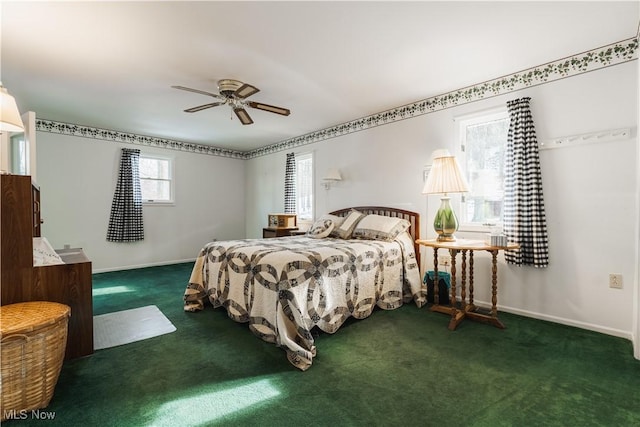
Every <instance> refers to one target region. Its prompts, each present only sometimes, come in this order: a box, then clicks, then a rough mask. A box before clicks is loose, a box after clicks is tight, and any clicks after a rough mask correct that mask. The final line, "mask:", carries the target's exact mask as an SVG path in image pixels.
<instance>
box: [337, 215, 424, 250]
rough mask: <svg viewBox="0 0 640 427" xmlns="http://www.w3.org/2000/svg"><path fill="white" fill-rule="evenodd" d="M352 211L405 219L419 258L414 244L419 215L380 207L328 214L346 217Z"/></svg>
mask: <svg viewBox="0 0 640 427" xmlns="http://www.w3.org/2000/svg"><path fill="white" fill-rule="evenodd" d="M352 209H355V210H357V211H359V212H362V213H363V214H367V215H370V214H375V215H382V216H390V217H395V218H402V219H406V220H407V221H409V224H411V225H410V227H409V230H407V231H408V232H409V235H410V236H411V238H412V239H413V242H414V243H413V247H414V249H415V252H416V257H417V258H418V259H419V257H420V245H418V244H417V243H415V241H416V240H418V239H419V238H420V214H419V213H417V212H411V211H406V210H404V209H397V208H385V207H382V206H357V207H353V208H344V209H339V210H337V211H333V212H329V213H330V214H331V215H337V216H347V215H348V214H349V212H351V210H352Z"/></svg>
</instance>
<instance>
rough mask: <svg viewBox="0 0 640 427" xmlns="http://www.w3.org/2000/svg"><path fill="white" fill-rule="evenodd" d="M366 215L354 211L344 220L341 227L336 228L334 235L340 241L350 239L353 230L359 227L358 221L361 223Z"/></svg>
mask: <svg viewBox="0 0 640 427" xmlns="http://www.w3.org/2000/svg"><path fill="white" fill-rule="evenodd" d="M364 216H365V215H364V214H363V213H362V212H359V211H356V210H352V211H351V212H349V214H348V215H347V216H346V217H345V218H344V221H342V224H340V226H339V227H336V229H335V230H334V235H335V236H336V237H338V238H340V239H350V238H351V233H352V232H353V229H354V228H356V225H358V221H360V220H361V219H362V218H363V217H364Z"/></svg>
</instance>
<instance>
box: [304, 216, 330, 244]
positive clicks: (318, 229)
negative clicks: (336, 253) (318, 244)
mask: <svg viewBox="0 0 640 427" xmlns="http://www.w3.org/2000/svg"><path fill="white" fill-rule="evenodd" d="M334 227H335V224H334V223H333V220H332V219H330V218H324V217H320V219H319V220H317V221H316V222H314V223H313V225H312V226H311V228H309V230H307V236H308V237H313V238H314V239H322V238H324V237H327V236H329V234H331V232H332V231H333V229H334Z"/></svg>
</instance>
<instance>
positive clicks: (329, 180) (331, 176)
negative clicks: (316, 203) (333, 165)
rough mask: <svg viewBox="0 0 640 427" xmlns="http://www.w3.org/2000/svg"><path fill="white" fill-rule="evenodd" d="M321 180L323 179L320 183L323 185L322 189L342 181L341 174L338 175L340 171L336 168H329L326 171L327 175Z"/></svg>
mask: <svg viewBox="0 0 640 427" xmlns="http://www.w3.org/2000/svg"><path fill="white" fill-rule="evenodd" d="M322 180H323V181H324V182H323V183H322V185H324V189H325V190H328V189H330V188H331V184H333V183H336V182H338V181H342V176H341V175H340V171H339V170H338V169H329V170H328V171H327V175H326V176H325V177H324V178H322Z"/></svg>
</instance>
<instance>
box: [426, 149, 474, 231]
mask: <svg viewBox="0 0 640 427" xmlns="http://www.w3.org/2000/svg"><path fill="white" fill-rule="evenodd" d="M431 157H432V159H433V164H432V165H431V170H430V171H429V176H428V177H427V180H426V182H425V183H424V188H423V190H422V194H442V197H441V199H440V200H442V204H441V205H440V208H439V209H438V212H437V213H436V217H435V220H434V221H433V228H435V230H436V233H437V234H438V241H439V242H453V241H455V240H456V238H455V236H454V234H453V233H455V232H456V230H458V218H457V217H456V214H455V212H453V209H452V208H451V204H450V203H449V201H450V198H449V197H448V196H447V194H448V193H464V192H466V191H469V187H468V185H467V182H466V181H465V179H464V176H463V175H462V173H461V172H460V166H459V165H458V161H457V160H456V158H455V156H453V155H452V154H451V153H449V151H448V150H445V149H441V150H436V151H434V152H433V154H432V156H431Z"/></svg>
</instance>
